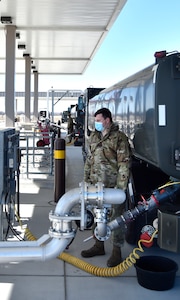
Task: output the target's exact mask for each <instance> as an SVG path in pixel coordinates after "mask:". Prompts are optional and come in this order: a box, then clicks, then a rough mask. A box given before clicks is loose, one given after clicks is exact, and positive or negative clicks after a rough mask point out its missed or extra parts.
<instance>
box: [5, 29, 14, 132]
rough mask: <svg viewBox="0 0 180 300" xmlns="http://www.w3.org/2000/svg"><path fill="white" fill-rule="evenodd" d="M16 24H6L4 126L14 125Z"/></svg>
mask: <svg viewBox="0 0 180 300" xmlns="http://www.w3.org/2000/svg"><path fill="white" fill-rule="evenodd" d="M15 41H16V26H13V25H7V26H6V75H5V126H6V127H14V118H15V116H14V106H15V90H14V89H15Z"/></svg>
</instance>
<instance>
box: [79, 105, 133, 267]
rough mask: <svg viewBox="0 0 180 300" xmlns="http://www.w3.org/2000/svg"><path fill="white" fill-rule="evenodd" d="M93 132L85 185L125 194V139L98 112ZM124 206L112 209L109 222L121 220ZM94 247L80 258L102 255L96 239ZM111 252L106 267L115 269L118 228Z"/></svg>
mask: <svg viewBox="0 0 180 300" xmlns="http://www.w3.org/2000/svg"><path fill="white" fill-rule="evenodd" d="M94 116H95V131H93V132H92V133H91V135H90V138H89V148H90V149H89V150H90V153H89V155H88V157H87V159H86V163H85V168H84V181H85V182H89V183H91V184H96V183H97V182H103V184H104V186H105V187H107V188H120V189H123V190H124V191H126V188H127V184H128V179H129V167H130V149H129V143H128V140H127V137H126V135H125V134H124V133H123V132H121V131H119V126H118V125H116V124H115V123H114V122H112V116H111V112H110V111H109V109H107V108H101V109H99V110H98V111H97V112H96V113H95V115H94ZM124 206H125V205H124V204H121V205H113V214H112V217H111V219H115V218H116V217H117V216H120V215H121V214H122V213H123V211H124ZM95 241H96V242H95V245H94V246H93V247H92V248H90V249H89V250H83V251H82V252H81V255H82V256H83V257H92V256H96V255H104V254H105V250H104V242H102V241H98V240H97V239H95ZM112 241H113V251H112V255H111V257H110V258H109V260H108V261H107V266H108V267H114V266H116V265H118V264H119V263H120V262H121V261H122V257H121V245H122V244H123V243H124V232H123V230H121V228H119V229H116V230H114V231H113V233H112Z"/></svg>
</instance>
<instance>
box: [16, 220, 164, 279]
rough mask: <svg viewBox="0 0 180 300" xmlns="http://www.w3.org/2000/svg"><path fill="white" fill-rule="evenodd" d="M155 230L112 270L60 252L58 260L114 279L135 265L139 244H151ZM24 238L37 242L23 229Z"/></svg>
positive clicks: (28, 231) (93, 273)
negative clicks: (148, 238)
mask: <svg viewBox="0 0 180 300" xmlns="http://www.w3.org/2000/svg"><path fill="white" fill-rule="evenodd" d="M17 219H18V221H19V224H20V226H21V228H22V222H21V220H20V218H19V217H18V216H17ZM157 232H158V231H157V230H156V231H155V232H154V233H153V235H152V237H151V239H150V240H149V241H148V240H142V239H141V240H139V241H138V247H136V248H134V249H133V251H132V252H131V253H130V255H129V256H128V257H127V258H126V259H125V260H124V261H123V262H121V263H120V264H119V265H117V266H116V267H112V268H108V267H105V268H103V267H98V266H94V265H91V264H89V263H87V262H85V261H83V260H82V259H80V258H77V257H75V256H73V255H71V254H68V253H66V252H62V253H61V254H60V255H59V256H58V258H59V259H62V260H64V261H65V262H67V263H69V264H71V265H73V266H75V267H77V268H79V269H81V270H83V271H85V272H87V273H89V274H92V275H95V276H99V277H115V276H119V275H121V274H123V273H124V272H125V271H127V270H128V269H129V268H130V267H131V266H132V265H133V264H135V263H136V260H137V259H139V258H140V255H139V254H137V252H138V251H139V252H141V253H143V252H144V249H143V248H142V246H141V244H142V243H143V242H144V243H151V242H152V240H153V239H154V237H155V235H156V234H157ZM25 236H26V238H27V239H28V240H29V241H35V240H37V239H36V237H35V236H34V235H33V234H32V233H31V231H30V230H29V229H28V228H26V229H25Z"/></svg>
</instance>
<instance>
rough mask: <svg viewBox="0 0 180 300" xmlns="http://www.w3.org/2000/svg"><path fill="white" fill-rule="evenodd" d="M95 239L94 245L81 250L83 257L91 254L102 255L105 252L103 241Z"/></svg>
mask: <svg viewBox="0 0 180 300" xmlns="http://www.w3.org/2000/svg"><path fill="white" fill-rule="evenodd" d="M95 240H96V242H95V244H94V246H92V247H91V248H90V249H88V250H83V251H82V252H81V255H82V256H83V257H93V256H97V255H104V254H105V251H104V242H101V241H98V240H97V239H95Z"/></svg>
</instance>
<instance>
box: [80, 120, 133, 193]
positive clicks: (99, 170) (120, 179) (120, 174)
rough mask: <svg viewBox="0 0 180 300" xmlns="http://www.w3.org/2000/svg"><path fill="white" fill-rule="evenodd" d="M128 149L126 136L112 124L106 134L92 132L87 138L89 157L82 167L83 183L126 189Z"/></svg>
mask: <svg viewBox="0 0 180 300" xmlns="http://www.w3.org/2000/svg"><path fill="white" fill-rule="evenodd" d="M129 167H130V148H129V143H128V140H127V137H126V135H125V134H124V133H123V132H121V131H119V126H118V125H116V124H115V123H112V125H111V127H110V129H109V131H108V133H107V134H106V135H105V136H102V133H101V132H98V131H96V130H95V131H93V132H92V133H91V135H90V138H89V155H88V157H87V159H86V163H85V167H84V181H85V182H90V183H92V184H95V183H97V182H103V183H104V185H105V187H117V188H120V189H123V190H125V189H126V188H127V183H128V178H129Z"/></svg>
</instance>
